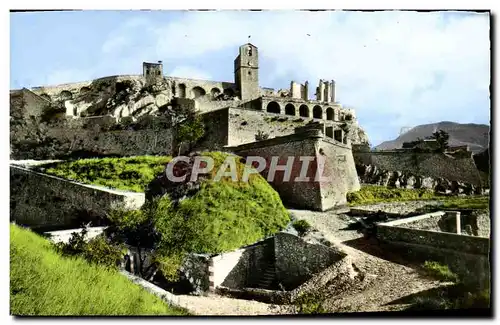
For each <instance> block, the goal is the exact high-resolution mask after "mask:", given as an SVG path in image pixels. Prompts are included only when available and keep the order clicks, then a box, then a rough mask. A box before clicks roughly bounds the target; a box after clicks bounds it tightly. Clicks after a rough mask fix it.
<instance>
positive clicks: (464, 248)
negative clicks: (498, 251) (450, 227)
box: [377, 214, 490, 286]
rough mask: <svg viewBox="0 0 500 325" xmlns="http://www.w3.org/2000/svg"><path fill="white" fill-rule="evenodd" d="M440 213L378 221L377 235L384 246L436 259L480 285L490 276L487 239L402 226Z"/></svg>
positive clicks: (418, 256)
mask: <svg viewBox="0 0 500 325" xmlns="http://www.w3.org/2000/svg"><path fill="white" fill-rule="evenodd" d="M439 216H440V215H439V214H429V215H425V216H419V217H412V218H407V219H401V220H396V221H391V222H387V223H379V224H378V225H377V238H378V239H379V240H380V241H381V242H382V245H383V246H387V249H394V250H395V251H399V252H400V253H402V254H404V256H406V257H409V258H412V259H415V260H418V261H420V262H424V261H438V262H440V263H443V264H446V265H448V266H449V267H450V269H451V270H452V271H453V272H455V273H457V274H458V275H460V276H461V278H463V279H464V280H463V281H466V282H471V283H474V284H477V285H479V286H482V285H484V284H485V283H486V282H487V281H488V280H489V277H490V266H489V252H490V240H489V239H488V238H483V237H474V236H469V235H461V234H453V233H447V232H438V231H432V230H421V229H412V228H407V227H406V226H405V225H406V224H410V223H412V222H415V221H420V222H421V221H422V220H423V219H425V217H427V218H432V217H439Z"/></svg>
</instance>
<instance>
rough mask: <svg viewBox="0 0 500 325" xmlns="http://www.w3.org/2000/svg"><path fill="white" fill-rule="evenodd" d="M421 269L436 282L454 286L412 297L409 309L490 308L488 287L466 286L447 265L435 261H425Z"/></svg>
mask: <svg viewBox="0 0 500 325" xmlns="http://www.w3.org/2000/svg"><path fill="white" fill-rule="evenodd" d="M422 267H423V269H424V272H425V273H426V274H427V275H429V276H431V277H433V278H435V279H437V280H440V281H445V282H453V283H454V284H452V285H448V286H444V287H440V288H435V289H434V290H429V291H427V292H424V293H423V294H421V295H418V296H416V297H414V298H413V299H412V305H411V306H410V307H409V309H412V310H437V309H468V308H489V307H490V287H489V285H488V286H486V287H485V288H484V289H481V290H480V289H478V288H477V287H471V286H470V285H466V284H465V283H463V282H462V281H461V279H460V277H459V276H458V275H457V274H455V273H453V272H452V271H451V270H450V269H449V267H448V266H447V265H444V264H441V263H438V262H435V261H426V262H425V263H424V265H422Z"/></svg>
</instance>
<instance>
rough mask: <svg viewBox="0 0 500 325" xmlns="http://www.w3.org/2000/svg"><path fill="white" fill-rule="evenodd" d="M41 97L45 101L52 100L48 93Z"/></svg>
mask: <svg viewBox="0 0 500 325" xmlns="http://www.w3.org/2000/svg"><path fill="white" fill-rule="evenodd" d="M40 97H42V98H43V99H46V100H50V96H49V95H47V94H46V93H43V94H41V95H40Z"/></svg>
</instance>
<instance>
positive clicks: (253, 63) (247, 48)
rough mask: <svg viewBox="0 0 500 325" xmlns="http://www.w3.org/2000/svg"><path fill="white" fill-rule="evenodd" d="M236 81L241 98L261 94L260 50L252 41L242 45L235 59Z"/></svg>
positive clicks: (249, 98) (248, 98) (252, 97)
mask: <svg viewBox="0 0 500 325" xmlns="http://www.w3.org/2000/svg"><path fill="white" fill-rule="evenodd" d="M234 82H235V83H236V86H237V87H238V89H239V91H240V96H241V100H251V99H255V98H257V97H259V96H260V88H259V52H258V49H257V47H256V46H254V45H252V44H250V43H247V44H245V45H242V46H240V53H239V55H238V57H236V59H235V60H234Z"/></svg>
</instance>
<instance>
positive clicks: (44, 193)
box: [10, 166, 145, 229]
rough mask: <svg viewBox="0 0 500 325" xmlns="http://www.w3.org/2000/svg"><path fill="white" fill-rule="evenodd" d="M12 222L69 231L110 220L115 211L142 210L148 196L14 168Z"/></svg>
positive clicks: (11, 199)
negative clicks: (111, 210) (110, 212)
mask: <svg viewBox="0 0 500 325" xmlns="http://www.w3.org/2000/svg"><path fill="white" fill-rule="evenodd" d="M10 183H11V185H10V186H11V187H10V188H11V192H10V211H11V214H10V220H11V222H12V221H14V222H16V223H17V224H21V225H26V226H29V227H31V228H55V229H57V228H59V229H68V228H71V227H78V226H80V225H81V222H84V221H87V222H88V221H95V220H98V219H100V218H103V217H105V216H106V213H107V212H109V210H110V209H111V208H112V207H118V206H123V207H125V208H129V209H139V208H140V207H141V206H142V205H143V204H144V202H145V197H144V193H134V192H126V191H119V190H111V189H106V188H104V187H100V186H93V185H85V184H80V183H76V182H72V181H69V180H65V179H62V178H59V177H55V176H51V175H45V174H42V173H38V172H35V171H32V170H29V169H27V168H23V167H18V166H10Z"/></svg>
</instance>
